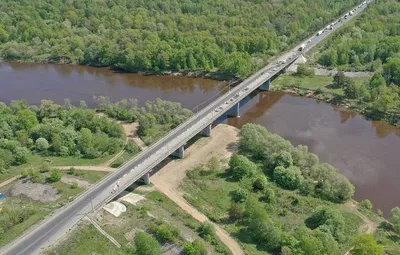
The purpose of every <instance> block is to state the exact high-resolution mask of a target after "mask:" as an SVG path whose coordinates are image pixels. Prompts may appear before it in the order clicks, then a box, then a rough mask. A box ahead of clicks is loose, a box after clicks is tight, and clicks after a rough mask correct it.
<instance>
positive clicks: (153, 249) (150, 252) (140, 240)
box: [134, 232, 162, 255]
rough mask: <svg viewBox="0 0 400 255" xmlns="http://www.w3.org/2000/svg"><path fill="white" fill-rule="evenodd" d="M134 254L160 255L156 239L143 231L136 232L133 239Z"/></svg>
mask: <svg viewBox="0 0 400 255" xmlns="http://www.w3.org/2000/svg"><path fill="white" fill-rule="evenodd" d="M134 243H135V254H136V255H161V254H162V252H161V247H160V245H159V244H158V242H157V240H156V239H154V238H153V237H152V236H151V235H149V234H147V233H144V232H137V233H136V235H135V239H134Z"/></svg>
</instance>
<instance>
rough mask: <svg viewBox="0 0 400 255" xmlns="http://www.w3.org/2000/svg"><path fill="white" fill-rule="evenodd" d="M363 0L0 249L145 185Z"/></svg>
mask: <svg viewBox="0 0 400 255" xmlns="http://www.w3.org/2000/svg"><path fill="white" fill-rule="evenodd" d="M369 2H370V1H368V3H369ZM367 5H368V4H363V5H360V7H356V9H355V10H354V14H353V15H350V16H348V18H347V19H343V21H342V22H339V21H337V22H335V23H334V25H332V26H330V27H327V28H326V29H325V30H324V32H323V33H322V34H320V35H315V36H313V37H311V38H309V39H308V40H306V42H304V43H301V44H299V45H298V46H297V47H295V48H293V49H292V50H291V51H289V52H287V53H285V54H284V55H282V56H281V57H280V58H277V59H276V60H275V61H274V62H273V63H272V64H269V65H267V66H266V67H264V68H263V69H261V70H259V71H258V72H256V73H255V74H253V75H252V76H250V77H249V78H247V79H246V80H244V81H243V82H241V83H240V84H238V85H237V86H236V87H234V88H233V89H231V90H230V91H229V92H227V93H225V94H223V95H221V96H220V97H218V98H217V99H216V100H214V101H213V102H211V103H210V104H209V105H208V106H206V107H205V108H203V109H202V110H201V111H199V112H197V113H196V114H194V115H193V116H192V117H191V118H189V119H188V120H186V121H185V122H184V123H182V124H181V125H179V126H178V127H176V128H175V129H174V130H172V131H171V132H170V133H169V134H167V135H166V136H165V137H163V138H162V139H160V140H159V141H157V142H156V143H154V144H153V145H152V146H150V147H149V148H148V149H147V150H145V151H143V152H141V153H140V154H139V155H137V156H135V157H134V158H132V159H131V160H129V161H128V162H126V163H125V164H124V165H122V166H120V167H119V168H118V169H117V170H116V171H115V172H113V173H112V174H110V175H109V176H107V177H106V178H104V179H103V180H101V181H99V182H98V183H96V184H95V185H94V186H92V187H91V188H90V189H89V190H87V191H86V192H84V193H83V194H81V195H80V196H78V197H77V198H76V199H75V200H74V201H73V202H71V203H70V204H68V205H66V206H63V207H61V208H59V209H57V210H56V211H54V212H53V213H52V214H51V215H50V216H49V217H47V218H46V219H45V220H43V221H42V222H41V223H39V224H38V225H36V226H34V227H33V228H31V229H30V230H28V231H27V232H26V233H24V234H23V235H22V236H21V237H19V238H17V239H16V240H14V241H13V242H11V243H9V244H8V245H6V246H5V247H3V248H2V250H0V253H1V254H9V255H17V254H21V255H22V254H37V253H39V252H41V250H42V249H44V248H47V247H48V246H50V245H51V244H53V243H55V242H56V241H57V240H58V239H60V238H61V237H62V236H63V235H64V234H66V232H68V231H69V230H71V229H72V228H73V227H74V226H75V225H76V223H77V222H78V221H79V220H80V219H82V218H83V217H84V216H85V215H87V214H88V213H89V212H91V211H92V210H94V209H96V208H100V207H101V206H103V205H104V204H106V203H108V202H110V201H111V200H112V199H114V198H115V197H116V196H117V195H118V194H119V193H120V192H121V191H123V190H125V189H126V188H128V187H129V186H131V185H132V184H133V183H134V182H136V181H138V180H139V179H141V178H143V180H144V182H145V183H147V184H149V183H150V172H151V171H152V169H153V168H154V167H155V166H156V165H158V164H159V163H160V162H161V161H163V160H164V159H166V158H167V157H169V156H170V155H174V156H176V157H180V158H183V157H184V152H185V144H186V143H187V142H188V141H189V140H190V139H192V138H193V137H194V136H196V135H198V134H201V135H204V136H211V133H212V130H211V129H212V124H213V122H214V121H215V120H217V119H218V118H219V117H221V116H222V115H224V114H228V115H229V116H233V117H240V102H241V101H242V100H243V99H244V98H245V97H247V96H248V95H249V94H250V93H252V92H253V91H255V90H269V87H270V82H271V80H272V79H274V78H275V77H277V76H279V74H281V73H282V72H285V70H286V69H287V68H288V67H289V66H290V65H291V64H292V63H293V62H295V61H296V60H297V59H298V58H299V56H301V55H302V54H303V53H305V52H307V51H308V50H310V49H311V48H312V47H313V46H315V45H316V44H317V43H319V42H320V41H321V40H323V39H324V38H326V37H327V36H328V35H329V34H331V33H332V32H334V31H335V30H336V29H338V28H339V27H340V26H342V25H343V24H345V23H347V22H349V21H350V20H351V19H352V18H354V16H356V15H357V14H359V13H360V12H362V10H364V8H365V7H366V6H367ZM301 45H303V46H304V45H305V48H304V49H303V50H301V51H300V50H299V47H300V46H301Z"/></svg>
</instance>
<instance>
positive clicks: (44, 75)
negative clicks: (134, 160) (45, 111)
mask: <svg viewBox="0 0 400 255" xmlns="http://www.w3.org/2000/svg"><path fill="white" fill-rule="evenodd" d="M226 87H227V83H226V82H219V81H213V80H209V79H202V78H187V77H173V76H143V75H139V74H120V73H114V72H112V71H110V70H108V69H107V68H92V67H85V66H71V65H54V64H21V63H4V62H3V63H0V91H1V92H0V101H3V102H7V103H8V102H9V101H10V100H13V99H23V98H24V99H27V100H28V101H29V102H30V103H32V104H39V103H40V100H41V99H51V100H53V101H55V102H56V103H60V104H62V103H63V100H64V98H69V99H71V101H72V102H73V103H75V104H77V103H78V102H79V100H85V101H86V102H87V104H88V105H89V106H94V103H93V95H104V96H108V97H110V99H111V100H112V101H116V100H120V99H123V98H130V97H133V98H137V99H139V102H140V103H141V104H143V103H144V102H145V101H147V100H154V99H156V98H162V99H165V100H171V101H178V102H181V104H182V105H183V106H184V107H187V108H189V109H196V108H199V105H200V107H202V106H205V105H206V104H207V103H208V102H209V101H211V98H215V97H216V96H218V95H220V94H221V93H222V91H224V90H225V89H226ZM240 111H241V117H240V118H229V119H225V120H224V119H223V120H222V121H224V122H226V123H228V124H230V125H233V126H236V127H241V126H242V125H244V124H246V123H249V122H252V123H257V124H260V125H263V126H265V127H266V128H268V129H269V130H270V131H271V132H274V133H277V134H279V135H281V136H282V137H284V138H286V139H288V140H290V141H291V142H292V143H293V144H294V145H298V144H304V145H307V146H308V147H309V150H310V151H311V152H313V153H316V154H317V155H318V156H319V157H320V161H321V162H328V163H330V164H332V165H334V166H335V167H337V168H338V169H339V170H340V172H341V173H343V174H344V175H345V176H346V177H347V178H349V179H350V181H351V182H352V183H353V184H354V185H355V186H356V194H355V199H357V200H362V199H366V198H368V199H370V200H371V201H372V203H373V205H374V207H375V208H379V209H381V210H383V211H384V212H385V214H386V215H387V213H388V212H389V210H390V209H391V208H392V207H394V206H400V185H399V181H400V166H399V163H400V158H398V157H399V155H400V153H399V152H400V129H398V128H394V127H392V126H390V125H388V124H386V123H385V122H380V121H369V120H366V119H364V118H363V117H362V116H361V115H359V114H357V113H355V112H351V111H343V110H340V109H337V108H334V107H332V106H331V105H329V104H326V103H322V102H318V101H316V100H314V99H309V98H303V97H296V96H291V95H287V94H284V93H280V92H263V93H253V94H252V95H251V96H249V97H248V98H247V99H246V100H245V102H244V104H243V106H242V107H241V109H240Z"/></svg>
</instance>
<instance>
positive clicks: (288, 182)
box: [273, 166, 303, 190]
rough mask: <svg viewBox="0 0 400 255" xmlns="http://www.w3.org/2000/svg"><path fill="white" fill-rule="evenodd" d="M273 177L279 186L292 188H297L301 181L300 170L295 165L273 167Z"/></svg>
mask: <svg viewBox="0 0 400 255" xmlns="http://www.w3.org/2000/svg"><path fill="white" fill-rule="evenodd" d="M273 178H274V181H275V182H276V183H278V184H279V185H280V186H281V187H283V188H286V189H292V190H293V189H297V188H299V187H300V185H301V183H302V182H303V176H302V175H301V171H300V169H299V168H298V167H295V166H290V167H288V168H284V167H283V166H278V167H276V168H275V169H274V174H273Z"/></svg>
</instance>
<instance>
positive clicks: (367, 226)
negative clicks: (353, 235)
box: [344, 201, 378, 234]
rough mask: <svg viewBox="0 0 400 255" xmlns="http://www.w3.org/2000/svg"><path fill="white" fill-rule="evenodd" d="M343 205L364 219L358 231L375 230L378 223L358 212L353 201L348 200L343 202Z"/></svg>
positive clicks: (366, 232) (367, 231)
mask: <svg viewBox="0 0 400 255" xmlns="http://www.w3.org/2000/svg"><path fill="white" fill-rule="evenodd" d="M344 206H345V207H346V208H348V209H350V210H351V211H352V212H354V213H355V214H357V215H358V216H359V217H360V218H361V219H362V220H363V221H364V224H363V225H361V227H360V233H363V234H372V233H374V232H375V231H376V229H377V228H378V223H376V222H373V221H371V220H370V219H368V218H367V217H366V216H365V215H364V214H362V213H360V212H359V211H358V210H357V206H356V205H355V204H354V202H351V201H349V202H347V203H345V204H344Z"/></svg>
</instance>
